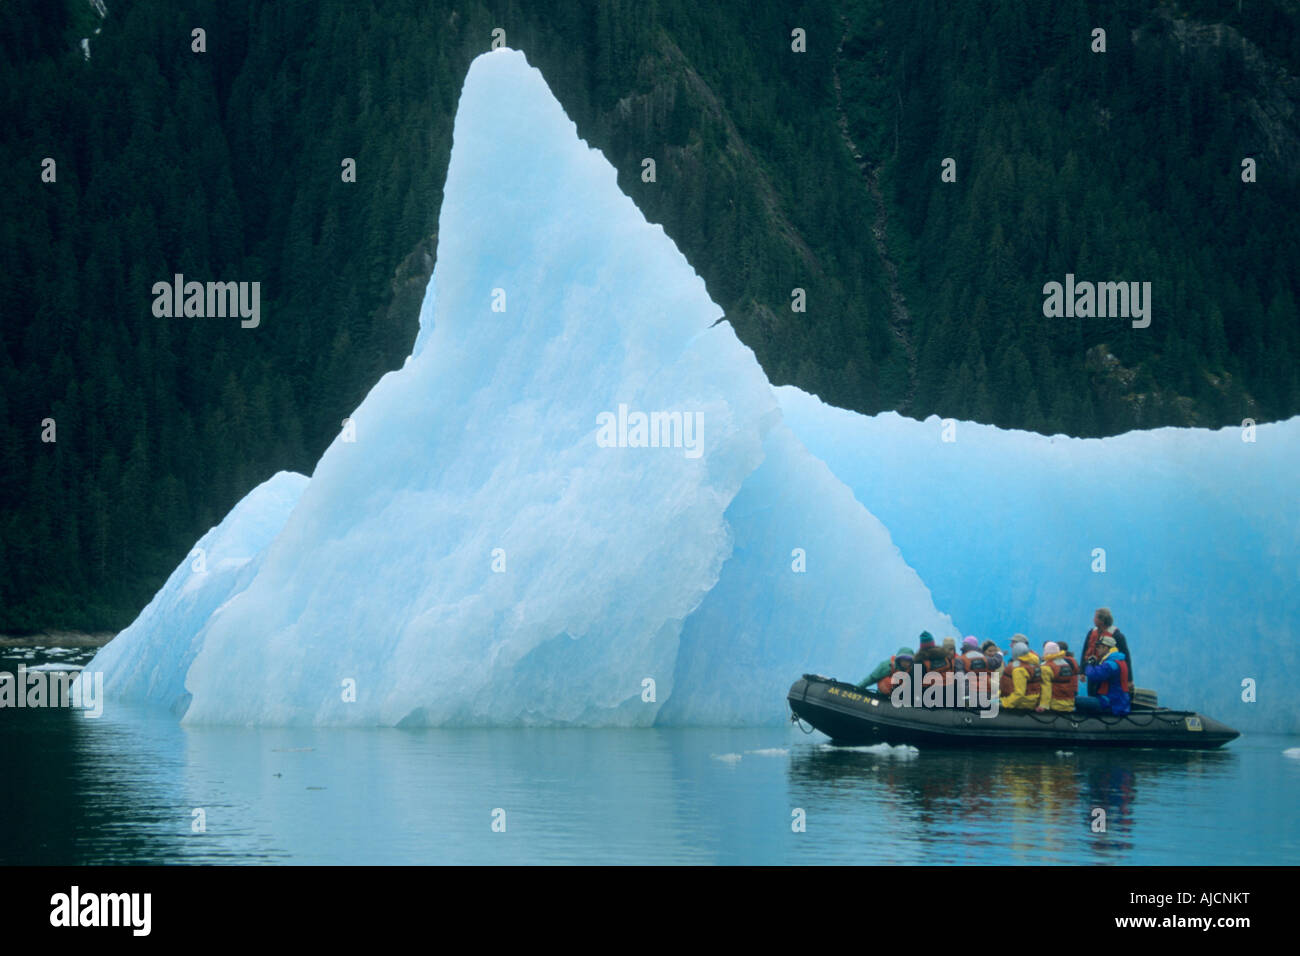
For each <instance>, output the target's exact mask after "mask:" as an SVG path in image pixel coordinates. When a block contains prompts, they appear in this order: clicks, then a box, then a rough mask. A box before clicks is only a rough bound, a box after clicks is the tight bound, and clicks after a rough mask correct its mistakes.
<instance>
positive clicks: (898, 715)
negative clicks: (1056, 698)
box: [789, 674, 1240, 750]
mask: <svg viewBox="0 0 1300 956" xmlns="http://www.w3.org/2000/svg"><path fill="white" fill-rule="evenodd" d="M789 701H790V710H791V712H792V713H793V715H794V716H793V717H792V718H791V719H792V720H802V721H804V722H806V723H809V724H811V725H812V726H813V727H815V728H816V729H817V730H820V731H821V732H822V733H824V734H825V735H826V736H828V737H830V738H831V743H832V744H838V745H841V746H855V745H862V744H878V743H886V744H912V745H913V746H916V747H960V748H967V747H1002V748H1017V747H1053V748H1057V749H1061V750H1070V749H1073V748H1075V747H1158V748H1162V749H1167V748H1173V749H1192V750H1212V749H1214V748H1215V747H1222V746H1223V745H1224V744H1226V743H1227V742H1228V741H1230V740H1235V739H1236V738H1237V737H1239V736H1240V734H1238V733H1237V731H1235V730H1233V729H1232V728H1231V727H1229V726H1227V725H1226V724H1221V723H1219V722H1218V721H1217V720H1212V719H1211V718H1209V717H1204V716H1202V715H1200V714H1197V713H1194V712H1192V711H1187V710H1169V709H1167V708H1164V707H1155V708H1151V709H1147V710H1134V711H1133V712H1132V713H1130V714H1126V715H1125V716H1123V717H1112V716H1110V715H1104V716H1101V715H1099V716H1092V715H1088V716H1085V715H1083V714H1076V713H1042V714H1039V713H1035V712H1034V711H1025V710H999V711H998V712H997V715H996V716H994V717H981V716H980V711H979V710H976V709H973V708H965V707H948V708H938V707H936V708H923V707H895V706H894V705H893V704H892V703H891V702H890V699H889V697H887V696H885V695H884V694H880V693H877V692H876V691H874V690H865V691H863V690H859V689H858V688H857V687H855V686H853V685H852V684H844V683H841V682H840V681H837V680H834V679H832V678H829V677H822V676H820V675H818V674H805V675H804V676H803V677H801V678H800V679H799V680H797V681H795V682H794V684H793V685H792V686H791V688H790V694H789Z"/></svg>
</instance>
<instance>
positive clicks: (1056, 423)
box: [0, 0, 1300, 631]
mask: <svg viewBox="0 0 1300 956" xmlns="http://www.w3.org/2000/svg"><path fill="white" fill-rule="evenodd" d="M1297 21H1300V9H1298V8H1297V7H1296V5H1295V4H1294V3H1291V2H1287V0H1247V2H1245V3H1227V4H1225V3H1213V2H1210V0H1183V2H1178V3H1168V2H1167V3H1139V2H1136V0H1119V2H1109V3H1102V2H1094V0H1051V2H1044V3H1024V2H1019V0H969V2H957V3H950V2H940V0H908V2H906V3H888V2H885V0H806V2H793V3H782V4H753V3H741V2H736V0H718V2H710V3H704V4H701V3H698V2H696V0H637V2H634V0H572V2H560V3H553V4H544V5H537V4H529V3H525V2H488V0H466V2H451V0H434V2H431V0H421V2H409V0H392V2H384V3H376V4H370V3H358V2H355V0H351V2H343V0H320V2H307V0H289V2H275V3H272V2H266V0H231V2H220V3H218V2H215V0H196V2H194V3H192V4H190V5H188V6H187V7H185V8H184V9H182V8H178V7H177V6H176V5H174V4H171V3H168V2H164V0H104V2H103V3H98V2H87V0H59V2H52V0H11V2H9V3H7V4H5V6H4V9H3V11H2V12H0V78H2V80H3V82H2V83H0V109H2V115H3V116H4V135H3V139H2V140H0V162H2V163H3V168H4V169H5V170H6V172H7V175H8V176H9V178H10V186H9V187H8V188H7V189H5V190H3V191H0V263H3V270H2V271H0V508H2V510H0V631H24V630H34V629H41V628H52V627H65V628H79V629H88V630H89V629H104V630H111V629H117V628H120V627H122V626H124V625H125V624H127V623H129V621H130V620H131V619H132V618H133V617H134V616H135V615H136V614H137V613H138V612H139V610H140V608H141V607H143V606H144V604H145V603H146V602H147V601H148V600H149V597H150V596H151V595H152V594H153V593H154V592H155V591H156V590H157V588H158V587H159V586H160V584H161V583H162V581H163V580H164V579H165V577H166V575H167V574H168V573H170V571H171V570H172V569H173V568H174V567H175V566H176V565H177V564H178V563H179V562H180V561H181V560H182V559H183V558H184V557H185V555H186V553H187V551H188V549H189V548H190V546H191V545H192V544H193V542H194V541H195V540H196V539H197V538H198V537H199V536H200V535H201V534H202V533H203V532H204V531H206V530H207V529H208V528H209V527H211V526H212V525H213V524H215V523H216V522H217V521H219V520H220V518H221V517H222V515H224V514H225V513H226V511H227V510H228V509H229V508H230V507H231V506H232V505H233V504H234V503H235V502H236V501H238V500H239V499H240V498H241V497H242V496H243V495H244V494H245V493H246V492H247V491H248V490H249V489H251V488H252V487H253V486H255V485H256V484H257V483H259V482H260V481H262V480H264V479H266V478H267V477H269V476H270V475H271V474H273V473H274V472H276V471H278V470H281V469H293V470H297V471H303V472H308V473H309V472H310V470H311V468H312V466H313V463H314V462H315V461H316V459H317V458H318V457H319V455H320V454H321V452H322V451H323V450H324V448H325V447H326V446H327V445H328V444H329V442H330V441H331V440H332V439H333V438H334V436H335V435H336V434H337V433H338V430H339V428H340V424H341V422H342V420H343V419H344V418H345V417H346V416H347V415H348V414H349V412H350V411H351V410H352V409H353V408H355V407H356V405H357V403H358V402H359V401H360V399H361V398H362V397H363V396H364V395H365V393H366V392H367V391H368V389H369V388H370V387H371V386H372V385H373V384H374V383H375V381H376V380H377V379H378V378H379V377H380V376H381V375H382V374H383V373H384V372H385V371H387V370H389V369H393V368H396V367H398V366H400V365H401V363H402V361H403V359H404V357H405V356H406V355H407V354H408V353H409V350H410V347H411V343H412V341H413V340H414V336H415V330H416V324H417V315H418V310H419V303H420V299H421V297H422V294H423V290H424V286H425V284H426V283H427V280H428V277H429V275H430V273H431V271H432V268H433V265H434V256H435V251H436V243H437V233H436V230H437V224H438V212H439V208H440V204H441V195H442V194H441V190H442V183H443V177H444V175H445V172H446V167H447V160H448V157H449V154H450V148H451V130H452V122H453V120H454V116H455V109H456V103H457V98H458V95H459V92H460V87H461V83H462V81H463V79H464V76H465V72H466V70H467V68H468V65H469V63H470V61H471V60H472V59H473V58H474V57H475V56H476V55H478V54H479V53H481V52H484V51H485V50H487V49H488V48H489V47H490V45H491V43H492V38H493V31H494V30H498V29H499V30H502V31H504V36H505V40H506V43H507V44H508V45H510V46H512V47H515V48H518V49H521V50H523V51H524V52H525V53H526V55H527V56H528V58H529V61H530V62H531V63H532V64H533V65H535V66H537V67H538V68H539V69H540V70H541V71H542V73H543V75H544V76H545V77H546V80H547V82H548V83H549V84H550V86H551V88H552V90H553V91H554V92H555V94H556V96H557V97H558V99H559V100H560V102H561V103H562V104H563V105H564V107H565V109H566V111H567V112H568V114H569V116H570V117H571V118H572V119H573V120H574V121H575V122H576V123H577V126H578V130H579V132H580V134H581V135H582V136H583V137H584V138H585V139H586V140H587V141H588V142H589V143H590V144H591V145H593V146H595V147H597V148H599V149H600V150H602V151H603V152H604V153H605V155H606V157H607V158H608V159H609V160H610V162H611V163H613V164H614V166H615V167H616V168H617V169H618V171H619V182H620V185H621V186H622V188H623V189H624V191H625V192H627V193H628V194H629V195H630V196H631V197H632V198H633V199H634V200H635V201H636V202H637V204H638V206H639V207H640V208H641V209H642V211H643V212H644V213H645V215H646V217H647V218H648V219H650V220H651V221H653V222H658V223H662V224H663V226H664V228H665V230H666V231H667V232H668V234H669V235H670V236H671V237H672V238H673V239H674V241H676V243H677V244H678V246H679V247H680V248H681V250H682V252H683V254H684V255H685V256H686V258H687V259H688V260H689V261H690V262H691V264H692V265H693V266H694V267H695V268H696V269H697V271H698V272H699V273H700V275H701V276H702V277H703V278H704V280H705V282H706V284H707V286H708V289H709V291H710V294H711V295H712V297H713V298H714V300H715V301H716V302H717V303H718V304H719V305H720V306H721V307H722V308H723V309H724V310H725V312H726V315H727V318H728V319H729V321H730V322H731V323H732V325H733V326H734V327H735V329H736V331H737V334H738V335H739V336H740V338H741V339H742V340H743V341H744V342H745V343H746V344H747V345H749V346H750V347H751V348H752V349H753V350H754V352H755V353H756V355H757V356H758V359H759V361H760V363H761V364H762V365H763V367H764V369H765V370H766V371H767V373H768V376H769V378H770V379H771V380H772V381H773V382H774V383H776V384H787V383H788V384H794V385H797V386H799V387H800V388H803V389H805V390H807V391H810V392H814V393H816V394H818V395H820V396H821V397H822V398H823V399H825V400H826V401H828V402H831V403H833V404H835V405H839V406H843V407H846V408H851V409H855V410H857V411H860V412H863V413H867V414H872V413H876V412H880V411H883V410H891V409H892V410H896V411H898V412H900V413H902V414H905V415H909V416H912V417H915V418H920V419H923V418H926V417H927V416H930V415H939V416H941V417H951V418H959V419H969V420H974V421H980V422H986V423H991V424H995V425H998V426H1001V427H1005V428H1020V429H1029V430H1034V431H1039V432H1043V433H1048V434H1053V433H1064V434H1068V435H1075V436H1106V435H1113V434H1117V433H1120V432H1123V431H1127V430H1130V429H1134V428H1154V427H1161V426H1166V425H1176V426H1198V427H1221V426H1225V425H1233V424H1237V425H1239V424H1240V423H1241V422H1242V421H1243V419H1246V418H1252V419H1254V420H1256V421H1260V422H1263V421H1270V420H1277V419H1282V418H1287V417H1290V416H1292V415H1294V414H1296V413H1297V411H1300V365H1298V363H1297V359H1298V358H1300V321H1298V318H1300V317H1298V316H1297V307H1296V302H1297V297H1298V296H1300V285H1298V284H1300V272H1298V270H1297V269H1296V262H1297V261H1298V260H1300V230H1298V227H1297V222H1298V220H1297V217H1296V216H1295V214H1294V211H1295V210H1296V208H1297V200H1300V189H1298V183H1297V168H1298V167H1297V159H1298V158H1300V120H1298V119H1297V117H1298V116H1300V114H1298V113H1297V106H1298V105H1300V80H1297V74H1298V73H1300V22H1297ZM196 29H201V30H202V36H203V40H202V44H201V45H202V50H201V51H200V50H196V49H195V43H196V40H195V35H194V31H195V30H196ZM1098 29H1100V30H1102V31H1104V35H1103V37H1102V38H1101V42H1103V43H1104V49H1098V48H1097V47H1098V43H1099V38H1098V35H1097V30H1098ZM645 158H653V159H654V160H655V167H656V176H655V178H654V181H652V182H646V181H644V180H643V177H642V170H643V165H642V163H643V160H644V159H645ZM347 159H351V160H353V161H354V163H355V170H356V174H355V181H348V180H347V178H346V177H344V176H342V175H341V174H340V170H341V166H342V164H343V163H344V161H345V160H347ZM177 274H183V275H185V276H187V277H189V276H192V277H195V278H199V279H207V280H219V281H241V282H245V281H246V282H258V283H260V296H261V300H260V306H261V321H260V323H259V324H258V326H257V327H256V328H243V327H241V323H240V321H239V320H238V319H237V318H235V319H229V318H226V319H212V318H186V317H183V316H173V317H169V318H160V317H159V316H158V315H156V314H155V313H154V311H153V309H152V306H153V303H154V295H153V293H152V291H151V290H152V289H153V287H154V285H155V284H156V283H158V282H160V281H161V282H166V281H170V280H171V279H172V277H173V275H177ZM1067 275H1077V276H1078V277H1080V278H1081V279H1086V280H1091V281H1103V282H1111V281H1113V282H1135V283H1150V289H1151V294H1150V301H1149V303H1148V304H1149V305H1150V307H1151V321H1150V324H1149V325H1148V326H1147V327H1145V328H1136V327H1134V325H1133V324H1132V323H1130V322H1128V321H1125V320H1124V319H1117V318H1114V317H1110V318H1104V319H1103V318H1097V317H1091V318H1087V317H1079V316H1052V317H1049V316H1047V315H1045V314H1044V285H1045V284H1046V283H1050V282H1058V283H1059V282H1062V281H1063V280H1064V279H1065V277H1066V276H1067ZM794 290H802V296H801V297H800V301H801V303H802V305H803V308H802V310H797V309H796V308H794V307H792V302H794V301H795V299H794Z"/></svg>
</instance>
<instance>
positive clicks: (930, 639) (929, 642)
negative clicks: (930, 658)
mask: <svg viewBox="0 0 1300 956" xmlns="http://www.w3.org/2000/svg"><path fill="white" fill-rule="evenodd" d="M921 647H934V635H933V634H931V633H930V632H929V631H922V632H921Z"/></svg>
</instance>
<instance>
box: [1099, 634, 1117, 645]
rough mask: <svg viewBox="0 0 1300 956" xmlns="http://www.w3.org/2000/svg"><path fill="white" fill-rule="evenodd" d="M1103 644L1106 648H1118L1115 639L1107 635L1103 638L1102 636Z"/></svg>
mask: <svg viewBox="0 0 1300 956" xmlns="http://www.w3.org/2000/svg"><path fill="white" fill-rule="evenodd" d="M1101 643H1102V644H1103V645H1105V646H1106V647H1115V646H1116V645H1115V638H1113V637H1111V636H1110V635H1109V634H1106V635H1103V636H1102V639H1101Z"/></svg>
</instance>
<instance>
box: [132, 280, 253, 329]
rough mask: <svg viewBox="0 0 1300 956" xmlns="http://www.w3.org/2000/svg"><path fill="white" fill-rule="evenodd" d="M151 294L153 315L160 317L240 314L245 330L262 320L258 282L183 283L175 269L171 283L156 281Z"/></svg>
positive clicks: (224, 316) (205, 316)
mask: <svg viewBox="0 0 1300 956" xmlns="http://www.w3.org/2000/svg"><path fill="white" fill-rule="evenodd" d="M153 295H154V300H153V314H154V315H156V316H157V317H158V318H160V319H179V318H198V319H203V318H217V319H224V318H234V317H235V316H239V318H240V319H241V321H240V323H239V325H240V327H241V328H245V329H255V328H257V327H258V325H260V324H261V322H262V283H260V282H206V283H204V282H194V281H190V282H186V281H185V276H184V275H182V274H181V273H179V272H178V273H176V275H175V276H174V277H173V278H172V281H171V282H155V283H154V284H153Z"/></svg>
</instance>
